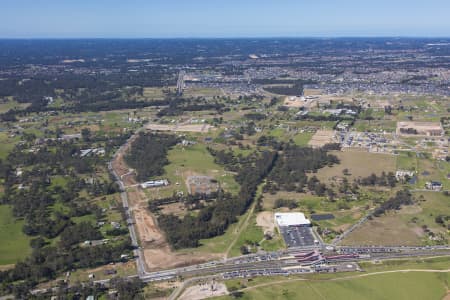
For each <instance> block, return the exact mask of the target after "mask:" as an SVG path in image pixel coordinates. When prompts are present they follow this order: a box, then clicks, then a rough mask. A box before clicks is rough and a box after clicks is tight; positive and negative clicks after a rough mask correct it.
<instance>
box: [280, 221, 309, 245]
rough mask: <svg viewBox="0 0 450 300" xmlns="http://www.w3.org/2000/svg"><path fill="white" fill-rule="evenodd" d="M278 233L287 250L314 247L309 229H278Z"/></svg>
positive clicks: (293, 227)
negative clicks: (281, 236) (279, 232)
mask: <svg viewBox="0 0 450 300" xmlns="http://www.w3.org/2000/svg"><path fill="white" fill-rule="evenodd" d="M280 231H281V234H282V235H283V238H284V241H285V242H286V245H287V247H288V248H289V247H308V246H314V240H315V239H314V236H313V234H312V230H311V227H299V226H298V227H296V226H289V227H280Z"/></svg>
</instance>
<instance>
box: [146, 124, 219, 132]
mask: <svg viewBox="0 0 450 300" xmlns="http://www.w3.org/2000/svg"><path fill="white" fill-rule="evenodd" d="M145 128H146V129H147V130H154V131H175V132H208V131H209V130H210V129H212V128H213V127H212V126H211V125H209V124H183V125H165V124H148V125H147V126H146V127H145Z"/></svg>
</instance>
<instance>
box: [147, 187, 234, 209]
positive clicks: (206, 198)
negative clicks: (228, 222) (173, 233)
mask: <svg viewBox="0 0 450 300" xmlns="http://www.w3.org/2000/svg"><path fill="white" fill-rule="evenodd" d="M223 193H224V192H223V190H219V191H215V192H212V193H210V194H198V193H196V194H188V195H179V194H174V195H172V196H171V197H166V198H160V199H155V200H150V201H149V202H148V207H149V209H150V211H152V212H154V213H158V212H159V211H160V210H161V206H162V205H168V204H171V203H182V204H184V206H185V207H187V208H188V209H189V210H194V209H201V208H204V207H205V205H204V204H203V202H206V203H207V202H211V201H213V200H216V199H218V198H219V197H223V196H222V194H223ZM224 197H225V198H230V197H231V195H225V196H224Z"/></svg>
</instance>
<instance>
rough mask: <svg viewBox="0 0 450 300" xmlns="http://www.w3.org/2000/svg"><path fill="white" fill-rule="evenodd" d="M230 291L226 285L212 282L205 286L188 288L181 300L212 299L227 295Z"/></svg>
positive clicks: (198, 285)
mask: <svg viewBox="0 0 450 300" xmlns="http://www.w3.org/2000/svg"><path fill="white" fill-rule="evenodd" d="M227 294H228V290H227V287H226V286H225V284H224V283H217V282H216V283H214V284H212V283H211V282H208V283H204V284H197V285H194V286H191V287H188V288H187V289H186V290H185V291H184V292H183V294H182V295H181V296H180V298H179V299H180V300H201V299H207V298H211V297H218V296H223V295H227Z"/></svg>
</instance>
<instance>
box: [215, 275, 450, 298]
mask: <svg viewBox="0 0 450 300" xmlns="http://www.w3.org/2000/svg"><path fill="white" fill-rule="evenodd" d="M352 275H356V276H357V274H352ZM349 276H351V275H349ZM449 280H450V273H420V272H408V273H388V274H374V275H369V276H366V277H359V278H348V279H346V278H345V277H344V278H341V279H339V280H326V281H317V280H304V281H303V280H301V279H297V280H295V279H294V278H292V279H291V282H289V279H281V281H280V282H278V281H276V280H274V281H273V282H265V283H260V285H259V286H258V285H256V286H255V288H249V289H243V293H244V294H243V296H242V298H240V299H258V300H264V299H299V295H301V298H302V299H336V300H339V299H343V300H344V299H345V300H347V299H358V300H359V299H368V300H369V299H374V300H375V299H398V300H402V299H405V300H406V299H408V300H411V299H417V300H419V299H442V298H443V297H444V296H445V295H446V293H447V283H448V281H449ZM214 299H232V298H231V297H230V296H224V297H218V298H214Z"/></svg>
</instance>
